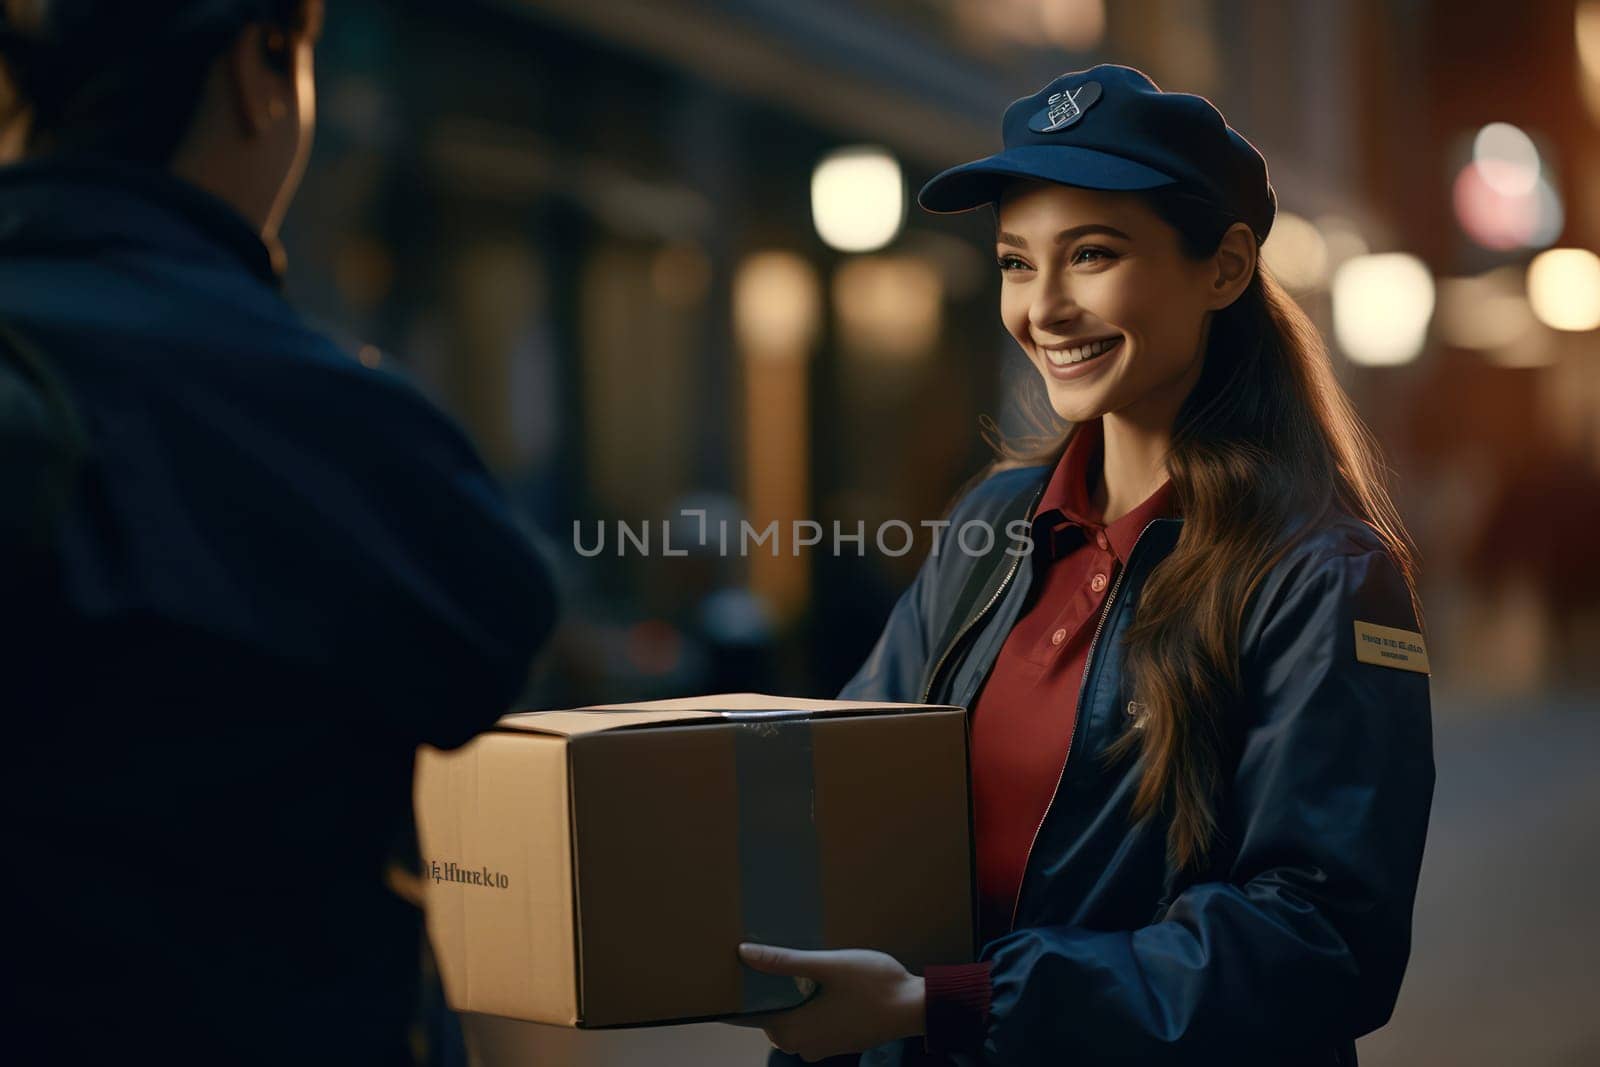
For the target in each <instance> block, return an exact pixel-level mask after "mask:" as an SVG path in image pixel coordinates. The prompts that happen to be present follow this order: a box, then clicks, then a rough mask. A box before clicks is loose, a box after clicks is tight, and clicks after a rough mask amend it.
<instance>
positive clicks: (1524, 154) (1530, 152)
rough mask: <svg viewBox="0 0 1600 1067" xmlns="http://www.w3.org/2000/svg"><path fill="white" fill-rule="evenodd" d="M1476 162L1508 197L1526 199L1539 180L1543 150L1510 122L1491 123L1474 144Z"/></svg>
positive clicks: (1490, 180)
mask: <svg viewBox="0 0 1600 1067" xmlns="http://www.w3.org/2000/svg"><path fill="white" fill-rule="evenodd" d="M1472 161H1473V162H1474V163H1477V164H1478V165H1479V166H1480V167H1481V168H1483V178H1484V180H1485V181H1487V182H1488V183H1489V185H1490V186H1491V187H1493V189H1494V190H1495V191H1496V192H1498V193H1500V194H1502V195H1504V196H1526V195H1528V194H1529V193H1531V192H1532V191H1533V186H1534V183H1535V182H1536V181H1538V180H1539V150H1538V149H1537V148H1535V147H1534V144H1533V138H1531V137H1529V136H1528V135H1527V134H1526V133H1524V132H1523V131H1522V130H1520V129H1518V128H1517V127H1515V126H1513V125H1511V123H1509V122H1491V123H1489V125H1487V126H1485V127H1484V128H1483V129H1481V130H1479V131H1478V135H1477V137H1475V138H1473V141H1472Z"/></svg>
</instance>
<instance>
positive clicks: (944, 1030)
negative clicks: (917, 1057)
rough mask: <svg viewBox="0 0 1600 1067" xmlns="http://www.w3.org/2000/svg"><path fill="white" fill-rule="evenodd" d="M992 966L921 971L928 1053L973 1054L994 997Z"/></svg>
mask: <svg viewBox="0 0 1600 1067" xmlns="http://www.w3.org/2000/svg"><path fill="white" fill-rule="evenodd" d="M993 969H994V964H992V963H988V962H985V963H958V964H934V965H930V966H928V967H925V968H923V971H922V980H923V987H924V989H925V990H926V996H927V1007H926V1009H925V1011H926V1017H925V1019H924V1021H925V1022H926V1024H927V1025H926V1031H927V1033H926V1036H925V1037H924V1039H923V1040H924V1044H925V1046H926V1047H927V1050H928V1051H929V1052H933V1053H945V1052H976V1051H977V1050H978V1049H979V1048H981V1047H982V1045H983V1036H984V1032H985V1030H987V1029H988V1024H989V1002H990V999H991V998H992V997H993V995H994V985H993V983H992V981H991V980H990V972H991V971H992V970H993Z"/></svg>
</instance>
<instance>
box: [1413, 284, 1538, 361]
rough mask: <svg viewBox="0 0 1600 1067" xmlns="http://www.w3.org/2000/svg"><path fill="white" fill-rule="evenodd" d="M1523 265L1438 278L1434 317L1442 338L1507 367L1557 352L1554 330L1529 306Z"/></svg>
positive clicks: (1449, 343)
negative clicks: (1554, 344) (1543, 324)
mask: <svg viewBox="0 0 1600 1067" xmlns="http://www.w3.org/2000/svg"><path fill="white" fill-rule="evenodd" d="M1523 275H1524V272H1523V269H1522V268H1521V267H1520V266H1508V267H1499V268H1497V269H1495V270H1492V271H1488V272H1486V273H1484V274H1479V275H1475V276H1473V277H1467V278H1441V279H1440V280H1439V308H1438V312H1437V314H1436V315H1435V322H1436V324H1437V328H1438V331H1439V338H1440V340H1442V341H1444V343H1445V344H1448V345H1453V346H1455V347H1457V348H1471V349H1475V350H1477V351H1479V352H1482V353H1483V355H1484V358H1486V359H1487V360H1488V361H1489V362H1491V363H1494V364H1496V365H1498V366H1502V367H1536V366H1544V365H1546V364H1548V363H1549V362H1550V360H1551V359H1552V357H1553V356H1554V346H1552V345H1551V344H1550V343H1549V342H1550V334H1549V331H1548V330H1546V329H1545V328H1544V327H1542V326H1540V325H1539V322H1538V320H1536V319H1535V318H1534V316H1533V308H1531V307H1530V306H1529V305H1528V297H1527V293H1526V291H1525V290H1526V287H1525V284H1524V277H1523Z"/></svg>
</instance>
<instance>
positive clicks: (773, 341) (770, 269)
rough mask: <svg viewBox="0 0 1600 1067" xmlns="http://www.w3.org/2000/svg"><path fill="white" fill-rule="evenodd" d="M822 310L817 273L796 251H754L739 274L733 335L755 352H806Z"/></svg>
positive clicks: (735, 286)
mask: <svg viewBox="0 0 1600 1067" xmlns="http://www.w3.org/2000/svg"><path fill="white" fill-rule="evenodd" d="M821 309H822V297H821V293H820V286H819V283H818V282H817V275H816V272H815V271H814V270H813V269H812V267H811V264H810V263H808V262H806V261H805V260H804V259H803V258H801V257H800V256H798V255H795V254H794V253H793V252H778V251H770V252H756V253H753V254H751V255H750V256H749V257H747V258H746V259H745V260H744V261H743V262H742V263H740V264H739V268H738V270H737V271H736V272H735V274H734V277H733V327H734V335H735V336H736V337H737V338H738V340H739V343H740V345H741V346H742V347H743V348H744V349H745V351H746V352H749V353H751V354H752V355H757V356H767V357H775V358H785V357H793V356H801V355H804V354H805V352H806V350H807V349H808V348H809V347H810V346H811V342H812V341H813V340H814V339H815V337H816V334H817V326H818V321H819V319H820V318H821Z"/></svg>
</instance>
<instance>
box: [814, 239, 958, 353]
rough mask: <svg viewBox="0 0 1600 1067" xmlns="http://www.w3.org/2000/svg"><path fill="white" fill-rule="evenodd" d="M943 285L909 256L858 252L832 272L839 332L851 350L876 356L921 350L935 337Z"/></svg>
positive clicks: (927, 266)
mask: <svg viewBox="0 0 1600 1067" xmlns="http://www.w3.org/2000/svg"><path fill="white" fill-rule="evenodd" d="M943 290H944V284H943V282H942V280H941V279H940V277H939V272H938V270H937V269H935V268H934V266H933V265H932V264H931V263H929V262H927V261H926V260H923V259H918V258H915V257H912V256H861V257H859V258H856V259H851V260H849V261H847V262H845V263H844V264H842V265H841V266H840V267H839V270H838V271H837V272H836V273H835V274H834V276H833V306H834V309H835V310H836V311H837V312H838V315H839V334H840V339H841V340H842V341H843V343H844V346H845V347H846V348H847V349H849V350H850V351H851V352H855V353H859V354H861V355H863V356H867V357H876V358H880V359H894V360H907V359H915V358H917V357H919V356H924V355H927V354H928V352H930V351H931V350H932V348H933V345H934V342H935V341H937V340H938V337H939V312H940V308H941V305H942V302H943V299H944V291H943Z"/></svg>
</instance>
